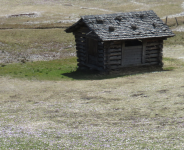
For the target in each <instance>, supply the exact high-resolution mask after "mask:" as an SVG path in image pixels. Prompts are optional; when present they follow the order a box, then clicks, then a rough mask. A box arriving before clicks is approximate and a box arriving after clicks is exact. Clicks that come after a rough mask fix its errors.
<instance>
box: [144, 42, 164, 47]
mask: <svg viewBox="0 0 184 150" xmlns="http://www.w3.org/2000/svg"><path fill="white" fill-rule="evenodd" d="M160 44H163V42H153V43H152V42H148V43H147V44H146V46H152V45H153V46H154V45H160Z"/></svg>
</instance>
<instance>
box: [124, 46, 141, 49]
mask: <svg viewBox="0 0 184 150" xmlns="http://www.w3.org/2000/svg"><path fill="white" fill-rule="evenodd" d="M125 49H142V45H141V46H126V47H125Z"/></svg>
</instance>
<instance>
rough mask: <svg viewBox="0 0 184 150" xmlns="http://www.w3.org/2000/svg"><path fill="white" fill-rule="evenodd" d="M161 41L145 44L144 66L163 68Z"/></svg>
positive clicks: (149, 41)
mask: <svg viewBox="0 0 184 150" xmlns="http://www.w3.org/2000/svg"><path fill="white" fill-rule="evenodd" d="M162 56H163V40H158V39H155V40H148V41H146V42H145V54H144V59H145V60H144V61H145V64H146V65H159V66H161V67H162V66H163V62H162Z"/></svg>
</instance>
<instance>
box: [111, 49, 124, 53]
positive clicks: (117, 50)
mask: <svg viewBox="0 0 184 150" xmlns="http://www.w3.org/2000/svg"><path fill="white" fill-rule="evenodd" d="M109 52H110V53H111V52H121V49H110V50H109Z"/></svg>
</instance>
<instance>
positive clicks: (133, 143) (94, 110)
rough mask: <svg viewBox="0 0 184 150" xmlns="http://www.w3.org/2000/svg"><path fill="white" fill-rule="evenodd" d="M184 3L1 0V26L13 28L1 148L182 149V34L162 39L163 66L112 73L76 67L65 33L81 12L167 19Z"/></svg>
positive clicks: (2, 57) (0, 69)
mask: <svg viewBox="0 0 184 150" xmlns="http://www.w3.org/2000/svg"><path fill="white" fill-rule="evenodd" d="M182 2H183V0H175V1H173V0H170V1H168V0H167V1H166V0H162V1H153V0H134V1H127V0H113V1H112V0H101V1H99V0H83V1H82V0H69V1H64V0H52V1H46V0H38V1H34V0H24V1H23V0H15V1H10V0H6V1H4V0H0V3H1V6H2V8H1V10H0V28H12V29H6V30H5V29H3V30H2V29H1V30H0V149H2V150H7V149H11V150H19V149H35V150H36V149H39V150H43V149H127V150H130V149H131V150H138V149H155V150H163V149H164V150H165V149H168V150H169V149H177V150H179V149H183V147H184V144H183V143H184V117H183V111H184V93H183V91H184V80H183V77H184V43H183V41H184V40H183V39H184V36H183V35H184V34H183V32H174V33H175V34H176V36H175V37H173V38H169V39H168V40H167V41H165V42H164V59H163V61H164V67H163V70H162V71H161V70H157V71H156V70H154V71H152V70H151V68H149V69H148V68H142V70H139V71H135V70H134V71H132V70H131V69H130V70H126V71H124V72H123V71H122V72H118V73H117V72H114V73H113V74H108V75H107V74H98V73H94V72H80V71H76V66H77V62H76V57H75V42H74V38H73V35H72V34H66V33H65V32H64V29H65V28H64V27H66V26H68V25H69V24H71V23H72V22H74V21H75V20H76V18H79V17H80V15H87V14H97V13H98V14H102V13H113V12H117V11H121V12H125V11H134V10H135V11H138V10H148V9H153V10H154V11H155V12H156V13H157V14H158V15H159V16H160V17H163V18H164V17H165V16H167V15H174V14H178V13H181V12H182V11H183V8H182V6H181V4H182ZM168 10H169V11H168ZM33 12H34V13H35V14H34V16H31V15H30V14H31V13H33ZM21 14H26V15H23V16H21ZM13 15H17V16H13ZM178 20H179V27H182V24H183V17H182V16H180V17H179V18H178ZM168 21H169V22H168V24H169V26H171V27H172V29H174V28H175V19H174V18H170V19H169V20H168ZM47 27H48V28H51V27H58V28H51V29H41V28H47ZM25 28H29V29H25ZM36 28H37V29H36ZM127 71H128V72H127Z"/></svg>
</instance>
